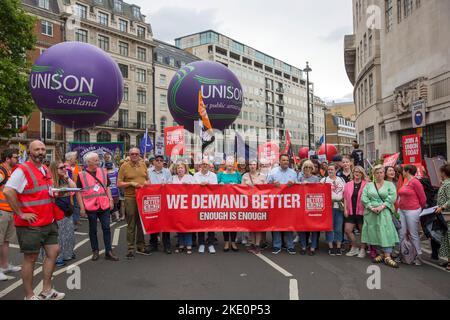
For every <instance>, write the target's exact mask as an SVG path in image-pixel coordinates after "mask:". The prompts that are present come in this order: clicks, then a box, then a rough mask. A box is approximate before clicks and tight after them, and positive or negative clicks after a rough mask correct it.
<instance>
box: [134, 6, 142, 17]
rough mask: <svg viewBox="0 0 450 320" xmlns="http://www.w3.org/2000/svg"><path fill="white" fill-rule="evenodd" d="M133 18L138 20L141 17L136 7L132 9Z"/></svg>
mask: <svg viewBox="0 0 450 320" xmlns="http://www.w3.org/2000/svg"><path fill="white" fill-rule="evenodd" d="M133 16H134V17H135V18H140V17H141V10H140V9H139V8H137V7H133Z"/></svg>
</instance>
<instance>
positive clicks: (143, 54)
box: [137, 47, 147, 61]
mask: <svg viewBox="0 0 450 320" xmlns="http://www.w3.org/2000/svg"><path fill="white" fill-rule="evenodd" d="M137 58H138V60H141V61H147V50H146V49H145V48H141V47H138V48H137Z"/></svg>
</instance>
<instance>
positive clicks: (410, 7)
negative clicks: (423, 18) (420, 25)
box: [403, 0, 413, 18]
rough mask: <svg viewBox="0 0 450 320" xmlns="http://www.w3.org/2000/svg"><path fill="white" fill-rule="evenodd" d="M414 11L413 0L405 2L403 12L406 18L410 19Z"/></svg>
mask: <svg viewBox="0 0 450 320" xmlns="http://www.w3.org/2000/svg"><path fill="white" fill-rule="evenodd" d="M412 10H413V0H403V11H404V13H405V18H407V17H409V16H410V15H411V13H412Z"/></svg>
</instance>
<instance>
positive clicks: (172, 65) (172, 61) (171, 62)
mask: <svg viewBox="0 0 450 320" xmlns="http://www.w3.org/2000/svg"><path fill="white" fill-rule="evenodd" d="M169 65H170V66H171V67H175V59H174V58H169Z"/></svg>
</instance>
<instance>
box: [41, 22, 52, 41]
mask: <svg viewBox="0 0 450 320" xmlns="http://www.w3.org/2000/svg"><path fill="white" fill-rule="evenodd" d="M41 33H42V34H44V35H46V36H49V37H53V23H51V22H48V21H45V20H42V21H41Z"/></svg>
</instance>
